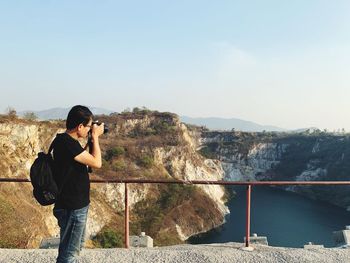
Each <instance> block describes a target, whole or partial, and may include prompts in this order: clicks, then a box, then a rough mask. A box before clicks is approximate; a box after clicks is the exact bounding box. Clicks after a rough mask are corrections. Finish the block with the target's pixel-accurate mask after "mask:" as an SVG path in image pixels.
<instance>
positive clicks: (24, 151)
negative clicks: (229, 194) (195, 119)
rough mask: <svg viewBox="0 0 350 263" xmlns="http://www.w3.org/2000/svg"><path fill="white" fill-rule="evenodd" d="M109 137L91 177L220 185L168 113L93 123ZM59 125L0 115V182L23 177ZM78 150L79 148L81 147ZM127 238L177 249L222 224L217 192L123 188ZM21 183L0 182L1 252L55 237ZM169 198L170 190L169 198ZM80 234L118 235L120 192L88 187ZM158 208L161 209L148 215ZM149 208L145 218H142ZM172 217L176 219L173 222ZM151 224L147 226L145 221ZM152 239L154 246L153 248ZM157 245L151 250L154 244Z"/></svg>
mask: <svg viewBox="0 0 350 263" xmlns="http://www.w3.org/2000/svg"><path fill="white" fill-rule="evenodd" d="M100 120H101V121H104V122H106V123H108V124H109V127H110V132H109V133H108V134H107V135H104V136H103V138H101V145H102V149H103V156H104V157H103V158H104V160H103V161H104V163H103V168H102V169H100V170H96V171H94V173H93V174H92V175H91V176H92V177H95V178H111V177H112V178H126V177H127V178H129V177H134V178H169V179H171V178H173V179H179V180H196V179H211V180H213V179H222V178H223V175H224V172H223V170H222V169H221V166H220V164H219V163H218V161H214V160H206V159H205V158H203V157H202V156H201V155H199V154H198V153H197V152H196V147H197V144H198V142H197V140H196V138H195V137H193V136H192V135H191V134H190V132H189V131H188V130H187V128H186V126H184V125H183V124H181V123H180V122H179V119H178V118H177V116H176V115H174V114H164V113H157V112H141V113H137V114H118V115H113V116H101V118H100ZM63 128H64V123H63V122H59V121H56V122H35V121H26V120H21V119H17V118H7V117H5V116H1V119H0V157H1V161H0V172H1V176H0V177H7V178H28V177H29V168H30V165H31V164H32V163H33V161H34V159H35V158H36V155H37V153H38V152H40V151H42V150H47V148H48V146H49V144H50V142H51V141H52V139H53V138H54V136H55V134H56V133H58V132H62V131H64V129H63ZM81 143H82V144H83V145H84V143H85V142H83V141H82V142H81ZM129 187H130V191H129V199H130V203H131V204H130V205H131V232H132V233H133V232H135V234H138V233H137V232H139V231H141V230H142V231H146V232H148V233H149V232H151V233H152V234H153V237H154V238H155V239H156V244H158V245H162V244H168V243H178V242H181V240H185V239H187V238H188V237H189V236H191V235H193V234H196V233H199V232H204V231H207V230H209V229H211V228H213V227H216V226H218V225H220V224H222V223H223V221H224V215H225V214H226V213H228V209H227V207H226V206H225V205H224V201H225V196H224V195H225V191H224V189H223V188H222V187H220V186H200V187H197V186H192V187H191V186H188V187H178V188H176V189H175V188H170V187H166V186H164V187H163V186H157V185H135V184H134V185H131V186H129ZM31 190H32V188H31V185H30V184H28V183H0V230H1V232H2V233H4V234H3V236H2V238H0V246H2V247H37V246H38V244H39V243H40V241H41V239H42V238H43V237H48V236H54V235H57V234H58V228H57V224H56V220H55V218H54V217H53V216H52V211H51V209H52V208H51V207H41V206H40V205H38V204H37V203H36V202H35V200H34V199H33V198H32V194H31ZM171 191H175V193H174V194H175V195H176V198H174V197H172V195H171V194H172V193H171ZM91 196H92V198H91V199H92V204H91V208H90V211H89V219H88V225H87V232H88V235H89V236H90V237H93V236H95V235H96V234H97V233H99V231H101V229H103V228H104V227H105V226H113V227H114V228H115V229H116V230H117V231H119V233H122V232H123V224H122V220H123V216H122V215H123V213H122V211H123V209H124V204H123V200H124V186H123V185H120V184H105V185H92V189H91ZM157 205H158V206H159V205H161V206H162V209H156V208H155V207H157ZM147 208H149V211H148V212H149V218H147V220H144V219H142V216H143V215H142V213H143V212H145V209H147ZM179 215H180V216H179ZM154 217H155V218H156V219H153V218H154ZM157 240H159V241H157ZM157 242H158V243H157Z"/></svg>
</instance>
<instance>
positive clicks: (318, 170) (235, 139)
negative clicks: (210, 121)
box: [201, 131, 350, 208]
mask: <svg viewBox="0 0 350 263" xmlns="http://www.w3.org/2000/svg"><path fill="white" fill-rule="evenodd" d="M201 142H202V149H201V152H202V154H203V155H205V156H207V157H208V158H214V159H218V160H220V161H221V164H222V167H223V169H224V172H225V179H227V180H233V181H247V180H251V181H252V180H276V181H278V180H282V181H286V180H291V181H311V180H312V181H327V180H329V181H336V180H349V179H350V137H349V135H345V134H344V135H339V134H338V135H335V134H327V133H315V132H314V133H307V132H305V133H300V134H288V133H244V132H209V131H204V132H202V139H201ZM285 189H286V190H289V191H294V192H298V193H300V194H303V195H306V196H308V197H310V198H313V199H318V200H324V201H327V202H330V203H333V204H336V205H338V206H342V207H344V208H348V207H350V198H349V194H350V189H349V187H347V186H312V187H311V186H289V187H285Z"/></svg>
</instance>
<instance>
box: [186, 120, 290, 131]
mask: <svg viewBox="0 0 350 263" xmlns="http://www.w3.org/2000/svg"><path fill="white" fill-rule="evenodd" d="M180 119H181V121H182V122H184V123H188V124H194V125H199V126H205V127H207V128H208V129H210V130H231V129H233V128H234V129H235V130H238V131H247V132H262V131H264V130H265V131H287V130H286V129H283V128H280V127H276V126H271V125H260V124H257V123H255V122H251V121H245V120H241V119H236V118H231V119H225V118H216V117H213V118H191V117H187V116H181V117H180Z"/></svg>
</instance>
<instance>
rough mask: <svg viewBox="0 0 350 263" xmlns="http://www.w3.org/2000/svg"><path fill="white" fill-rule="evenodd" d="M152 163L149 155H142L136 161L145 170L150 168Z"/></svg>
mask: <svg viewBox="0 0 350 263" xmlns="http://www.w3.org/2000/svg"><path fill="white" fill-rule="evenodd" d="M153 163H154V160H153V158H152V157H151V156H149V155H143V156H141V157H140V158H139V160H138V164H139V165H141V166H143V167H146V168H150V167H151V166H152V165H153Z"/></svg>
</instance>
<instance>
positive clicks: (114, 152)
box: [105, 146, 125, 161]
mask: <svg viewBox="0 0 350 263" xmlns="http://www.w3.org/2000/svg"><path fill="white" fill-rule="evenodd" d="M124 153H125V149H124V147H120V146H117V147H114V148H111V149H108V150H107V151H106V155H105V159H106V160H107V161H109V160H111V159H113V158H114V157H118V156H121V155H123V154H124Z"/></svg>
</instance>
